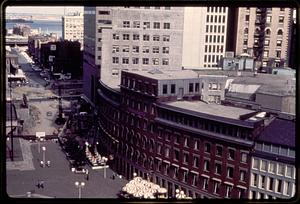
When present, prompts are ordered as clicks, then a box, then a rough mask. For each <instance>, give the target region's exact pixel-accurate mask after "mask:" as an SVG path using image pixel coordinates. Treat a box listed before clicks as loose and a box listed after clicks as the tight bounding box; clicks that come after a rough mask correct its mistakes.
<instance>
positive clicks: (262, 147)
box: [255, 142, 295, 158]
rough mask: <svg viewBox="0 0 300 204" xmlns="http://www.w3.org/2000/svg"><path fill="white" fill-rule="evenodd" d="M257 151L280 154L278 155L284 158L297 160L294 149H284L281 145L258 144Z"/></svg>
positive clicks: (256, 144) (256, 145)
mask: <svg viewBox="0 0 300 204" xmlns="http://www.w3.org/2000/svg"><path fill="white" fill-rule="evenodd" d="M255 149H256V150H259V151H264V152H268V153H272V154H278V155H282V156H287V157H293V158H295V150H294V149H290V148H286V147H282V146H280V145H274V144H267V143H264V142H256V143H255Z"/></svg>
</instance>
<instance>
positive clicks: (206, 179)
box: [202, 178, 208, 190]
mask: <svg viewBox="0 0 300 204" xmlns="http://www.w3.org/2000/svg"><path fill="white" fill-rule="evenodd" d="M202 189H203V190H207V189H208V178H203V186H202Z"/></svg>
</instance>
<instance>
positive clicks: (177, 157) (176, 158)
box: [174, 149, 179, 161]
mask: <svg viewBox="0 0 300 204" xmlns="http://www.w3.org/2000/svg"><path fill="white" fill-rule="evenodd" d="M174 159H175V160H177V161H178V160H179V150H176V149H175V150H174Z"/></svg>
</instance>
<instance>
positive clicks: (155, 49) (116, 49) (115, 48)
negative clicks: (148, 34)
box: [98, 45, 170, 54]
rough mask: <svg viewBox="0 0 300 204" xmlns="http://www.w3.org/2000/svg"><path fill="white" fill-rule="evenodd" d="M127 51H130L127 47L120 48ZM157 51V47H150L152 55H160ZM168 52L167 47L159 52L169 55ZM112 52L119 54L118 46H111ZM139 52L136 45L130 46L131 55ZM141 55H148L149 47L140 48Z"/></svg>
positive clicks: (158, 48)
mask: <svg viewBox="0 0 300 204" xmlns="http://www.w3.org/2000/svg"><path fill="white" fill-rule="evenodd" d="M98 50H99V49H98ZM129 50H130V49H129V45H123V46H122V52H129ZM159 50H160V47H159V46H153V47H152V53H153V54H159V53H160V52H159ZM169 50H170V48H169V47H161V52H162V53H163V54H169ZM99 51H100V50H99ZM112 52H113V53H118V52H120V46H119V45H113V47H112ZM139 52H140V47H139V46H137V45H133V46H132V53H139ZM142 53H150V47H149V46H143V47H142Z"/></svg>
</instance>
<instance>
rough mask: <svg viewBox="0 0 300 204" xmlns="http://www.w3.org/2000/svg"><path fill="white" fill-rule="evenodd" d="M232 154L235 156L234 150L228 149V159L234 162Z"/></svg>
mask: <svg viewBox="0 0 300 204" xmlns="http://www.w3.org/2000/svg"><path fill="white" fill-rule="evenodd" d="M234 154H235V150H233V149H228V159H230V160H234Z"/></svg>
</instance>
